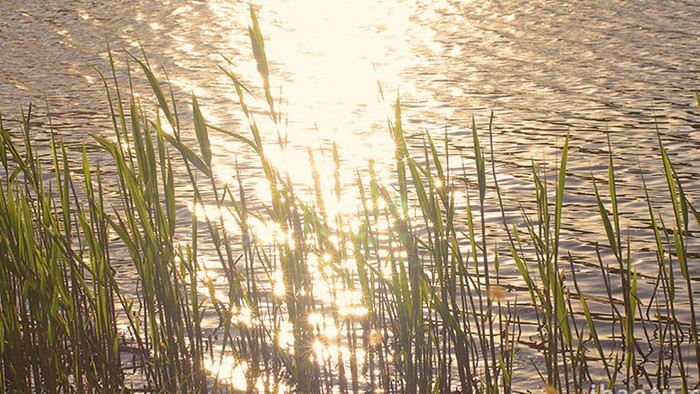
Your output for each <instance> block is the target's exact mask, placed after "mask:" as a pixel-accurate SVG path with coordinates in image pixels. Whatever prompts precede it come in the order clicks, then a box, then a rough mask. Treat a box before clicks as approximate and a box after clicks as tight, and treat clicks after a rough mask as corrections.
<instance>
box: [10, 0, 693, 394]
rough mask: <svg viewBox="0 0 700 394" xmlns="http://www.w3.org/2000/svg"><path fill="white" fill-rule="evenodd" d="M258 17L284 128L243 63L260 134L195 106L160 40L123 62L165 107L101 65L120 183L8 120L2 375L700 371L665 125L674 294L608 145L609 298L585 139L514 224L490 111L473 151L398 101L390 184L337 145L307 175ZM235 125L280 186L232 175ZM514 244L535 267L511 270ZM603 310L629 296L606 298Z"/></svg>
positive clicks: (668, 375) (110, 384) (64, 387)
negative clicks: (629, 216)
mask: <svg viewBox="0 0 700 394" xmlns="http://www.w3.org/2000/svg"><path fill="white" fill-rule="evenodd" d="M251 20H252V22H251V27H250V29H249V35H250V38H251V44H252V48H253V56H254V58H255V60H256V62H257V66H258V71H259V73H260V77H261V80H262V83H261V85H262V87H261V89H262V93H263V95H264V97H265V100H264V103H265V105H267V116H269V119H268V120H267V121H266V122H263V123H262V124H265V125H266V126H264V127H269V128H270V129H266V128H265V129H264V127H263V126H259V123H258V122H257V121H256V116H259V115H256V114H259V111H253V110H252V109H251V108H250V107H249V106H248V104H247V101H248V100H249V99H250V97H251V91H253V90H255V89H253V88H252V87H246V86H244V85H243V84H242V83H241V81H240V79H239V78H238V77H237V75H236V73H235V71H232V70H230V69H229V68H222V69H223V71H224V72H226V73H227V75H228V76H229V77H230V79H231V82H232V84H233V88H234V89H235V91H236V93H237V95H238V99H239V105H240V110H241V111H242V114H243V118H244V119H247V121H248V128H249V130H248V131H246V132H244V131H230V130H226V129H224V128H221V127H218V126H216V125H212V124H209V123H208V122H207V121H206V120H205V119H204V117H203V115H202V111H201V109H200V107H199V103H198V101H197V98H196V97H194V96H193V97H192V100H191V106H190V108H189V110H188V111H186V112H187V113H188V114H189V115H188V119H185V118H184V115H182V114H183V113H184V112H183V111H181V110H180V109H179V107H178V104H177V103H176V100H175V98H174V96H175V95H174V93H173V92H172V91H170V90H169V89H168V88H167V87H168V86H169V85H168V84H163V83H161V82H160V81H159V79H158V78H157V77H156V75H155V73H154V72H153V70H152V68H151V66H150V64H149V62H148V60H147V59H146V58H145V56H136V55H131V54H129V55H127V58H126V59H127V63H129V64H131V65H133V66H134V67H135V68H136V69H137V70H138V73H139V75H143V76H145V79H146V80H147V81H148V84H149V86H150V88H151V91H152V94H153V100H152V101H153V102H155V103H156V108H153V107H152V106H151V105H143V104H142V103H141V102H140V100H139V99H138V98H137V96H136V95H135V93H134V92H133V90H132V88H131V86H132V85H133V84H132V83H130V89H129V90H128V91H125V90H123V88H122V87H120V86H119V84H118V83H117V80H118V79H119V78H118V75H117V74H118V72H117V68H116V67H115V66H114V64H115V63H114V62H113V61H112V63H111V64H112V67H111V70H110V71H111V75H110V77H109V78H106V77H103V75H102V74H101V73H100V76H101V77H103V78H102V81H103V83H104V87H105V92H106V95H107V96H108V99H109V103H110V107H109V114H110V116H111V119H112V120H113V124H112V125H113V129H114V135H113V137H106V136H103V135H102V136H101V135H93V139H94V140H95V141H96V143H97V144H98V145H99V146H100V147H101V149H102V151H103V152H106V153H107V154H108V155H109V157H110V158H111V159H110V160H111V162H110V163H109V165H108V166H107V167H110V168H111V173H112V174H116V175H115V177H114V178H113V179H109V182H110V184H111V185H113V186H114V187H112V188H110V190H116V191H112V193H111V194H109V195H108V194H107V193H105V186H104V183H105V179H104V176H105V170H104V169H103V168H104V166H103V168H100V167H99V166H97V167H93V166H91V164H90V158H89V157H88V155H87V154H86V153H85V150H84V151H83V155H82V162H81V163H79V164H80V165H79V166H78V167H77V168H74V167H75V165H71V163H70V160H69V156H68V153H67V149H69V147H66V146H65V144H63V143H62V142H61V141H60V138H59V139H56V138H54V137H53V134H52V139H51V145H50V149H51V160H49V163H48V167H47V163H45V160H43V159H42V157H41V156H40V155H38V154H37V153H36V150H35V149H36V148H35V147H34V146H33V143H32V137H31V136H32V130H31V123H32V122H31V109H30V110H29V113H27V114H26V115H25V114H22V116H21V122H20V127H19V129H18V130H17V131H11V129H9V128H6V127H5V126H4V125H2V124H0V136H1V137H2V144H0V149H1V150H0V159H2V165H3V172H2V184H1V187H2V194H1V195H0V198H1V199H2V204H0V209H2V212H0V231H1V232H2V237H1V238H0V239H1V243H0V245H1V246H0V258H1V259H2V265H0V280H1V281H2V304H1V308H2V309H0V321H1V322H2V325H1V326H0V329H1V330H2V342H0V353H1V354H2V359H1V360H2V368H1V369H0V371H1V372H0V379H1V380H2V385H1V386H0V387H2V390H3V391H15V390H19V391H49V392H55V391H71V390H76V391H84V390H103V391H108V390H116V389H121V388H135V389H146V390H153V391H167V392H174V391H187V392H190V391H220V390H221V391H226V390H246V391H265V392H283V391H287V390H294V391H297V392H304V393H306V392H336V391H340V392H350V391H352V392H359V391H366V390H376V391H382V392H409V393H417V392H435V393H451V392H455V391H458V392H464V393H471V392H487V393H497V392H513V391H514V390H517V389H518V388H519V386H520V385H522V384H524V382H530V383H528V384H531V382H532V376H539V379H540V383H539V386H540V387H542V388H546V389H547V390H549V392H561V393H563V392H567V393H570V392H572V393H573V392H582V391H586V392H590V391H591V390H594V389H600V388H603V387H600V386H598V385H599V384H600V383H604V386H605V387H607V388H613V387H623V386H624V387H626V388H628V389H631V388H642V387H647V388H650V387H657V388H665V387H666V388H668V387H681V386H682V387H683V388H684V389H685V390H686V391H687V390H689V389H691V388H693V387H695V386H697V384H698V382H699V381H700V376H699V375H698V373H700V365H699V363H700V347H699V345H698V331H697V322H696V317H695V305H694V298H693V297H694V293H693V284H694V283H696V282H697V280H696V279H694V278H693V276H692V274H691V269H690V268H689V267H690V266H692V261H693V259H694V257H693V253H692V251H689V250H688V248H689V246H688V245H690V244H691V243H690V242H688V239H689V237H692V236H693V235H692V232H693V231H696V230H697V229H698V226H700V214H698V211H697V210H696V209H695V208H694V206H693V204H692V203H691V201H690V199H689V197H688V195H687V194H686V193H685V192H684V189H683V187H682V184H681V182H680V181H679V177H678V175H677V174H676V172H675V170H674V168H673V165H672V163H671V159H670V156H669V154H668V153H667V152H666V150H665V148H664V146H663V142H662V140H661V138H659V147H660V153H661V155H660V156H661V157H660V161H659V163H660V164H659V169H660V170H659V172H660V175H661V176H663V177H664V178H665V179H666V184H667V189H668V196H669V197H668V198H669V202H670V203H671V206H672V212H673V215H672V217H664V216H661V215H659V213H658V212H657V210H656V209H655V206H656V202H655V201H652V199H651V198H650V197H649V194H648V193H647V194H646V200H647V202H648V211H649V223H650V228H651V229H652V230H653V234H654V237H653V239H650V240H649V243H650V244H651V245H653V246H654V248H655V252H656V256H657V263H658V272H659V278H658V280H657V281H656V283H655V285H654V291H652V293H654V296H653V297H652V299H651V300H646V301H645V300H643V299H641V298H640V297H639V294H640V289H639V287H640V286H647V285H648V284H647V283H648V282H645V281H642V280H640V279H639V276H638V274H637V273H636V271H635V267H634V264H633V263H632V253H633V247H632V245H631V242H630V240H629V239H625V233H624V231H623V228H622V224H621V217H622V214H623V212H621V211H620V204H619V201H618V191H617V183H616V178H615V166H614V162H613V157H614V156H613V153H612V148H611V149H610V154H609V160H608V172H607V174H606V177H605V179H603V180H602V181H601V180H596V179H595V178H593V179H592V181H591V186H592V193H593V195H594V197H595V204H596V206H597V209H598V212H597V213H596V212H592V214H598V215H599V216H600V220H601V221H600V228H599V236H600V245H596V250H595V253H596V255H597V256H598V258H599V261H597V262H590V264H589V265H591V266H596V267H597V268H598V269H599V270H600V282H601V283H602V284H603V286H604V287H605V289H606V297H605V299H604V300H602V301H601V300H600V299H599V298H598V299H594V298H593V297H589V295H587V294H586V293H585V291H586V290H587V289H586V288H585V287H582V286H580V285H579V282H578V280H577V278H576V271H577V270H576V265H577V262H576V261H574V259H573V258H572V256H571V255H570V254H569V253H568V252H567V251H566V250H563V248H562V245H563V243H564V241H565V240H566V236H567V235H566V234H565V233H564V232H562V227H563V225H564V220H565V219H564V218H565V215H564V213H565V210H566V209H567V204H566V203H565V201H566V200H565V195H566V176H567V162H568V156H569V146H570V145H569V144H570V139H569V137H568V136H567V138H566V140H565V143H564V146H563V147H562V149H561V157H560V159H559V161H558V163H559V164H558V171H557V172H556V177H555V179H551V177H549V176H547V174H546V173H543V172H542V171H540V170H539V169H538V168H537V167H536V166H534V165H533V171H532V185H533V190H534V194H533V195H532V196H531V197H532V201H530V203H531V205H527V204H528V203H527V202H526V203H524V204H523V207H527V206H530V207H532V209H529V208H523V212H522V216H521V217H519V218H513V217H511V216H509V215H508V214H507V211H506V208H505V203H504V197H503V196H502V194H501V189H500V187H499V184H498V176H497V175H498V174H497V171H496V167H495V157H494V156H495V154H494V147H493V141H492V135H491V126H490V125H489V127H488V129H487V130H486V131H481V132H480V131H479V129H478V127H477V124H476V122H474V121H472V130H471V132H472V141H473V151H472V152H471V153H470V154H469V155H457V154H456V153H455V152H454V151H453V150H452V149H451V148H450V145H449V139H448V135H447V134H445V135H444V137H441V139H440V140H435V139H434V138H433V136H431V135H428V134H424V135H418V136H417V137H416V136H414V135H412V134H407V133H406V131H405V130H404V124H403V121H402V114H401V103H400V101H399V100H398V99H397V100H396V102H395V104H394V106H393V108H394V111H395V112H394V114H393V118H392V119H390V120H389V122H388V129H389V130H388V131H389V133H390V134H391V136H392V138H393V141H394V143H395V161H394V170H395V172H394V174H393V178H392V179H390V180H385V179H382V178H381V177H380V176H379V175H378V174H377V171H376V170H375V165H374V163H373V162H372V161H370V162H369V163H368V167H367V168H358V169H357V170H356V172H355V178H356V182H355V184H354V185H342V184H341V180H340V179H341V176H340V172H341V171H342V168H341V156H340V153H339V149H338V147H337V146H335V145H333V146H332V148H331V149H330V150H331V152H328V153H329V154H328V157H332V159H331V160H327V161H325V162H322V161H319V158H318V156H317V155H315V154H314V152H312V151H311V150H309V152H308V154H309V160H310V162H311V166H312V173H313V174H312V175H313V184H312V185H311V186H310V189H311V190H310V192H309V193H307V190H304V188H303V187H301V186H300V185H299V184H298V183H295V181H294V179H293V177H292V176H291V175H290V174H289V173H287V172H285V171H284V169H282V168H276V167H275V166H274V165H273V163H272V161H271V159H270V157H269V156H268V152H269V151H270V150H271V148H272V146H271V144H270V143H268V142H266V139H265V137H266V136H269V135H276V134H277V133H279V129H280V128H282V127H283V119H282V117H283V115H282V114H281V112H280V110H279V108H278V105H277V102H276V99H275V97H274V95H273V94H272V91H271V82H270V68H269V67H268V63H267V56H266V53H265V48H264V43H263V38H262V37H263V36H262V33H261V31H260V28H259V24H258V22H257V19H256V17H255V15H254V14H253V13H252V12H251ZM109 56H110V59H112V53H111V52H110V53H109ZM127 71H128V72H131V67H127ZM98 72H99V71H98ZM128 77H129V81H130V82H131V80H132V76H131V74H129V75H128ZM699 101H700V100H699ZM154 109H155V110H154ZM215 134H218V136H216V138H220V137H221V135H226V136H228V138H233V139H236V140H238V141H239V142H241V143H242V144H243V145H245V146H246V147H247V149H249V151H250V154H251V155H252V156H254V157H256V158H257V160H258V164H259V169H260V171H261V173H262V176H264V177H265V179H266V180H267V182H268V184H269V185H270V187H269V193H270V194H269V197H265V198H262V197H261V196H253V195H251V194H250V188H249V184H248V181H249V179H248V178H249V177H250V175H249V174H246V173H244V172H243V170H242V169H241V168H236V174H237V179H236V181H235V182H234V184H226V183H223V182H220V180H219V179H217V176H216V172H215V171H214V169H213V164H212V163H213V161H214V158H215V157H216V155H217V152H215V151H213V150H212V144H211V142H210V137H212V138H213V136H214V135H215ZM484 137H487V138H488V142H489V143H488V144H482V139H483V138H484ZM279 144H280V147H279V148H280V149H283V150H284V149H288V148H287V147H286V146H285V144H284V142H283V141H282V139H281V138H280V139H279ZM459 162H461V163H462V164H461V166H457V165H455V163H459ZM326 165H328V166H333V167H334V171H333V178H334V179H333V181H332V182H330V185H329V184H327V183H326V182H325V181H324V180H323V179H321V178H322V177H321V175H320V172H319V168H320V166H326ZM76 173H77V174H79V176H76V175H75V174H76ZM182 181H184V183H185V184H186V186H185V187H181V186H180V185H181V183H182ZM642 182H644V180H642ZM603 185H607V193H606V192H604V190H603ZM643 185H644V191H645V192H647V188H646V184H645V183H643ZM343 187H346V188H350V187H354V188H356V189H357V193H358V195H359V196H360V198H359V203H360V205H359V208H358V210H357V211H355V212H345V213H342V212H341V213H336V212H334V211H332V210H329V209H328V203H329V202H330V201H327V199H328V198H334V199H339V198H340V196H341V194H342V192H343ZM326 189H332V192H331V193H327V190H326ZM328 196H331V197H328ZM183 207H189V208H190V211H191V215H189V216H187V215H183V214H182V213H181V212H182V208H183ZM492 207H499V208H498V211H499V213H500V217H501V219H502V226H501V227H502V229H500V230H499V231H500V233H501V234H502V236H501V237H500V238H499V239H495V238H493V237H492V236H491V235H490V234H492V233H493V231H492V230H493V229H492V228H491V227H489V226H492V225H491V224H489V221H488V218H487V210H489V208H491V210H493V209H492ZM178 212H180V213H178ZM229 219H232V222H233V223H234V224H235V225H234V226H232V225H231V221H230V220H229ZM516 219H517V220H518V221H516ZM665 221H668V222H669V223H670V224H669V225H666V222H665ZM260 224H262V225H263V227H266V228H267V229H268V231H269V232H270V234H269V235H271V237H265V236H264V235H265V234H262V230H261V229H260V228H261V227H260ZM268 238H270V239H268ZM116 249H121V250H125V251H126V252H127V255H128V262H129V264H130V266H131V267H132V268H133V270H134V272H136V274H137V277H138V279H137V281H138V286H137V288H138V291H137V293H136V294H128V293H127V292H125V291H124V290H122V289H120V286H119V283H120V281H119V277H118V275H117V274H116V273H115V272H116V271H115V270H114V269H113V267H114V266H115V265H116V264H117V263H118V262H119V259H120V257H117V256H115V253H113V252H114V250H116ZM205 259H206V260H209V261H210V260H212V259H213V260H216V262H217V264H218V266H217V267H212V266H211V264H209V265H207V264H205V263H204V261H205ZM511 261H512V262H513V263H514V266H515V268H516V269H517V272H518V275H519V277H518V278H513V277H512V276H508V275H504V274H503V265H504V264H505V263H506V262H511ZM607 261H613V264H612V265H610V264H608V263H607ZM678 273H680V276H681V277H680V278H679V277H677V274H678ZM615 282H619V286H618V285H616V284H615ZM521 283H522V284H524V285H521ZM614 289H619V290H614ZM133 296H135V298H134V297H133ZM645 302H646V304H645ZM683 303H687V305H688V307H687V308H689V309H690V314H689V316H690V317H689V319H688V320H687V321H684V320H682V319H681V318H680V315H681V313H682V312H683V311H680V310H679V309H678V308H686V307H685V306H683ZM594 304H595V305H596V309H597V310H600V309H601V308H604V309H608V310H609V314H607V315H606V314H604V313H600V312H597V313H596V314H594V312H593V311H592V306H593V305H594ZM652 310H653V313H651V311H652ZM211 321H216V322H218V326H217V325H216V324H213V325H212V323H211ZM205 322H209V323H208V324H207V323H205ZM523 322H526V323H525V324H526V325H527V324H531V325H532V327H534V333H535V338H530V339H529V341H531V342H532V343H531V344H530V346H531V347H534V348H536V349H537V350H536V354H537V357H535V358H534V359H530V362H531V363H530V364H523V362H522V361H518V355H519V352H520V351H521V350H523V349H524V347H525V346H526V343H527V342H528V341H526V340H524V339H523V338H522V335H523V333H524V332H526V331H527V330H531V331H532V329H530V328H527V327H525V328H524V327H523ZM608 323H611V324H608ZM118 324H122V325H124V324H125V326H126V327H127V328H125V331H124V332H118V331H117V329H116V327H117V325H118ZM650 330H651V332H652V333H651V334H650ZM127 351H130V352H131V354H132V358H134V359H138V360H140V363H139V365H138V368H137V369H136V371H131V372H130V371H128V370H126V368H125V366H124V365H125V363H126V360H127V357H126V356H125V352H127ZM120 352H121V353H120ZM133 375H139V376H141V377H142V378H143V379H142V381H141V382H137V383H134V382H133V380H134V379H132V377H133ZM601 379H602V381H601ZM129 382H131V383H129ZM129 386H132V387H129Z"/></svg>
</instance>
